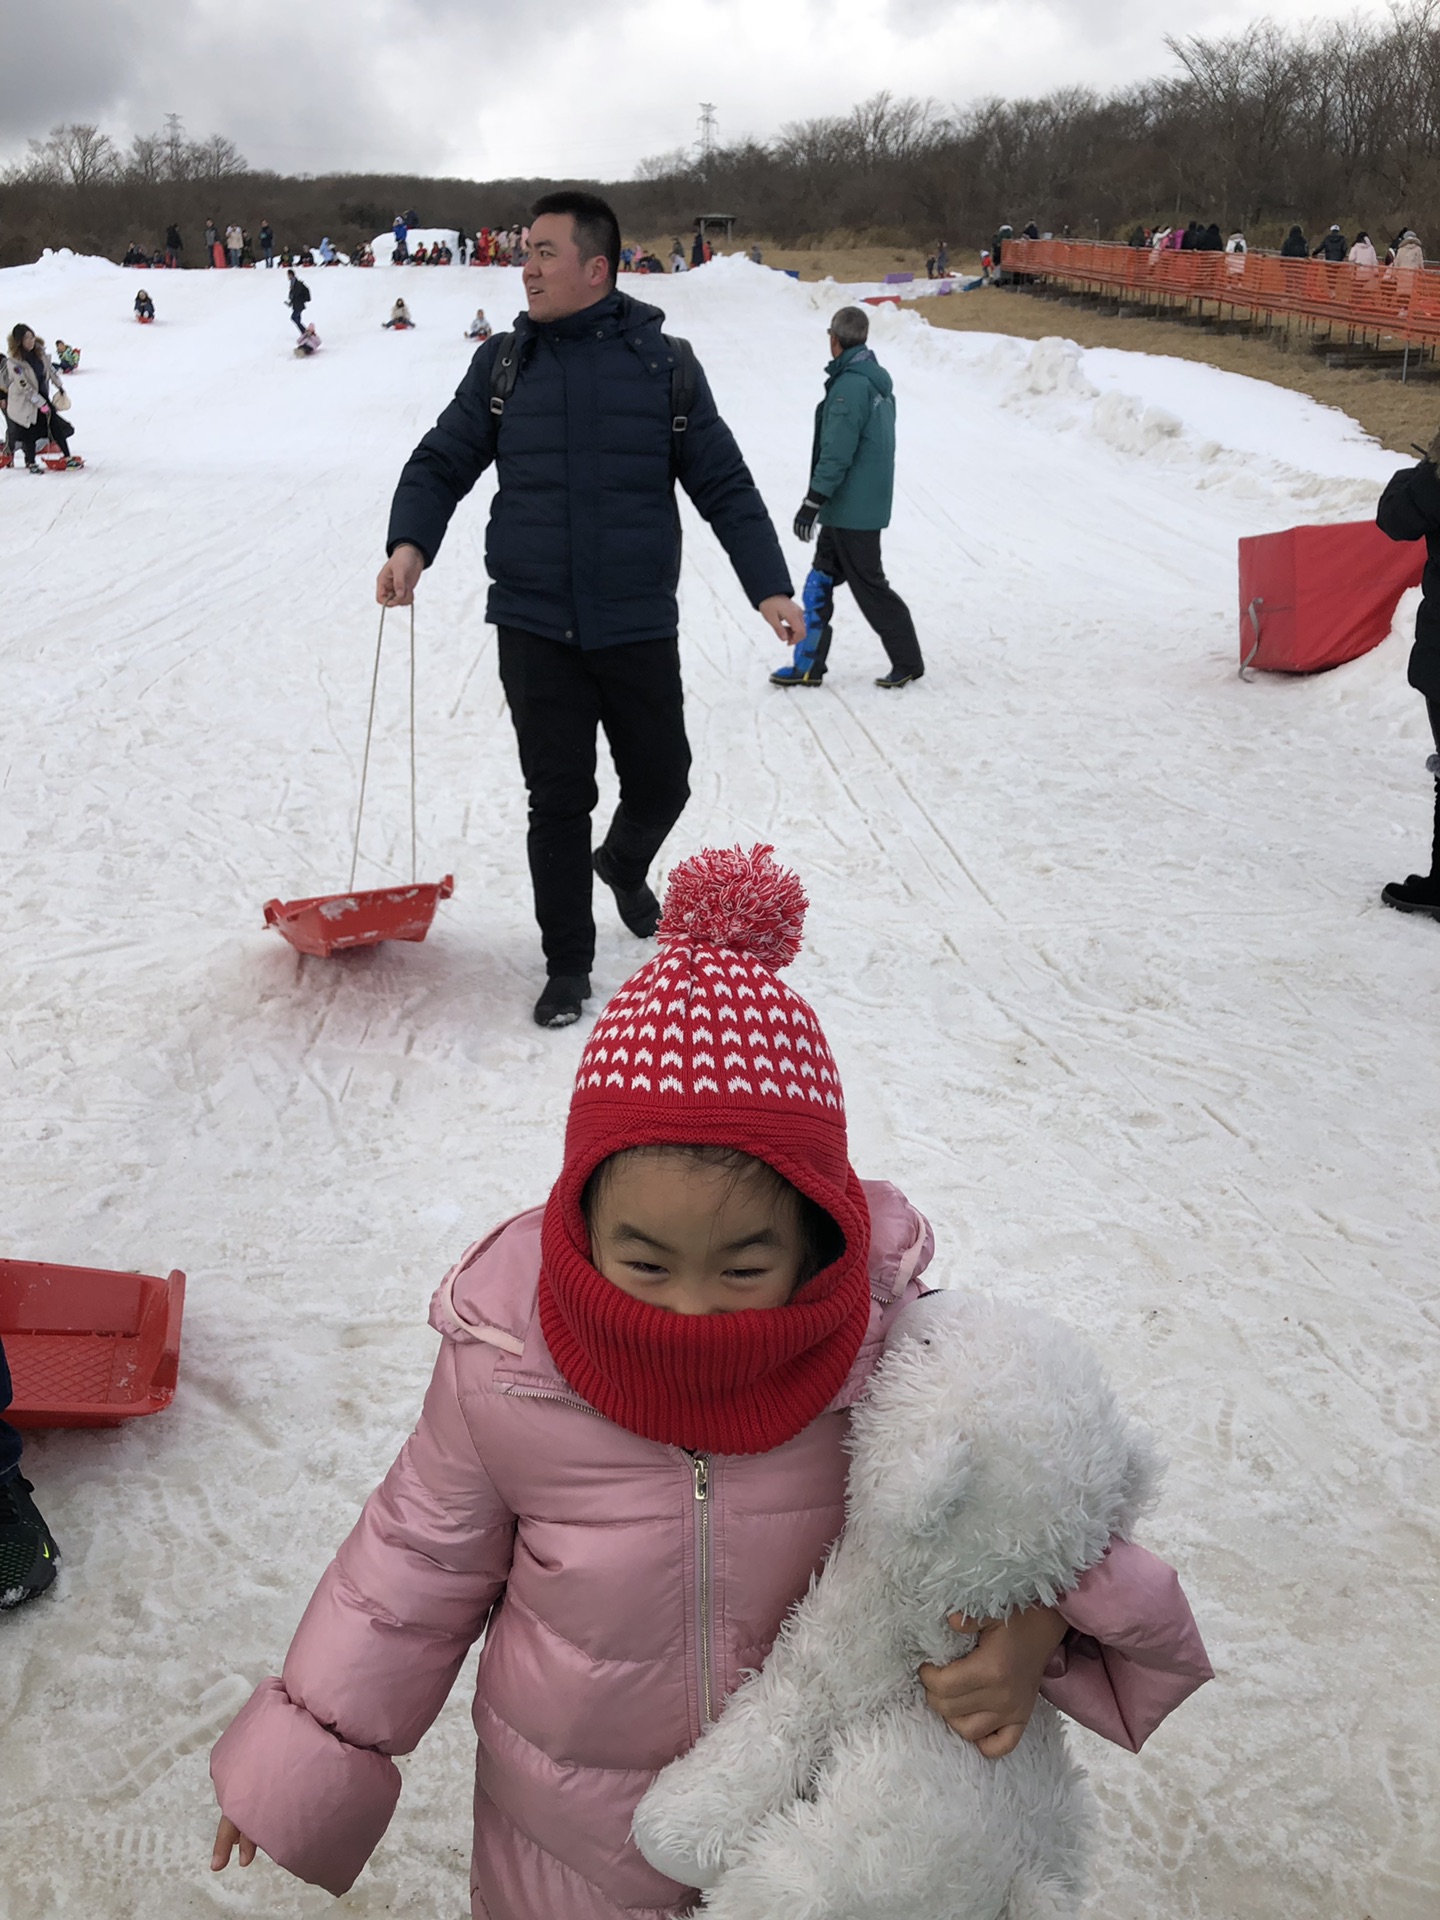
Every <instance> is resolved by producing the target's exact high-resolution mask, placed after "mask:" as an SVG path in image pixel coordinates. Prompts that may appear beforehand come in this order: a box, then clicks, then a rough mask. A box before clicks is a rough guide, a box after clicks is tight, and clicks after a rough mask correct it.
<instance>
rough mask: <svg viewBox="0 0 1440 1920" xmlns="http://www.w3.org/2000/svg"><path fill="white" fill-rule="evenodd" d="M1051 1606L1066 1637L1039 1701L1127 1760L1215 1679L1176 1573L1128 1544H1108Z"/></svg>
mask: <svg viewBox="0 0 1440 1920" xmlns="http://www.w3.org/2000/svg"><path fill="white" fill-rule="evenodd" d="M1056 1607H1057V1610H1058V1612H1059V1614H1060V1616H1061V1618H1062V1619H1063V1620H1064V1621H1065V1622H1066V1624H1067V1625H1068V1626H1069V1628H1070V1632H1069V1633H1068V1634H1067V1635H1066V1636H1065V1639H1064V1640H1063V1641H1062V1642H1061V1644H1060V1646H1059V1647H1057V1648H1056V1650H1055V1652H1054V1654H1053V1655H1052V1656H1051V1659H1050V1664H1049V1665H1048V1666H1047V1667H1046V1669H1045V1678H1044V1680H1043V1681H1042V1682H1041V1685H1040V1691H1041V1693H1042V1694H1044V1696H1045V1698H1046V1699H1047V1700H1049V1701H1050V1702H1052V1704H1053V1705H1055V1706H1057V1707H1059V1708H1060V1710H1061V1711H1062V1712H1063V1713H1068V1714H1069V1716H1070V1718H1071V1719H1072V1720H1078V1721H1079V1722H1080V1724H1081V1726H1082V1727H1089V1728H1090V1730H1091V1732H1092V1733H1099V1734H1103V1735H1104V1737H1105V1738H1106V1739H1107V1740H1113V1741H1114V1742H1115V1744H1116V1745H1117V1746H1120V1747H1128V1748H1129V1749H1130V1751H1131V1752H1132V1753H1138V1752H1139V1751H1140V1749H1141V1747H1143V1746H1144V1744H1145V1742H1146V1741H1147V1740H1148V1739H1149V1737H1150V1735H1151V1734H1152V1733H1153V1732H1154V1731H1155V1729H1156V1727H1158V1726H1159V1724H1160V1722H1161V1721H1162V1720H1163V1719H1164V1718H1165V1716H1166V1714H1168V1713H1172V1712H1173V1711H1174V1710H1175V1708H1176V1707H1178V1706H1179V1705H1180V1703H1181V1701H1182V1700H1188V1699H1189V1697H1190V1695H1191V1694H1192V1693H1194V1692H1195V1691H1196V1690H1197V1688H1199V1687H1203V1686H1204V1684H1205V1682H1206V1681H1207V1680H1211V1679H1213V1678H1214V1669H1213V1668H1212V1667H1211V1665H1210V1662H1209V1660H1208V1659H1207V1658H1206V1654H1205V1647H1204V1643H1203V1642H1202V1641H1201V1638H1200V1629H1199V1628H1198V1627H1197V1626H1196V1624H1195V1617H1194V1615H1193V1614H1192V1613H1191V1611H1190V1604H1189V1602H1188V1601H1187V1600H1186V1598H1185V1595H1184V1593H1183V1592H1182V1590H1181V1587H1180V1579H1179V1576H1178V1575H1177V1573H1176V1572H1175V1569H1174V1568H1173V1567H1168V1566H1166V1564H1165V1562H1164V1561H1163V1560H1157V1559H1156V1557H1155V1555H1154V1554H1153V1553H1147V1552H1146V1551H1145V1549H1144V1548H1143V1547H1137V1546H1134V1545H1133V1544H1132V1543H1131V1542H1130V1541H1128V1540H1121V1539H1119V1538H1116V1539H1114V1540H1112V1541H1111V1542H1110V1547H1109V1551H1108V1552H1107V1553H1106V1555H1105V1558H1104V1559H1103V1560H1102V1561H1101V1562H1100V1564H1099V1565H1098V1566H1095V1567H1091V1569H1090V1570H1089V1572H1088V1573H1085V1574H1082V1575H1081V1577H1080V1579H1079V1580H1078V1581H1077V1583H1076V1585H1075V1586H1074V1587H1073V1588H1072V1590H1071V1591H1070V1592H1069V1593H1067V1594H1064V1595H1063V1596H1062V1597H1061V1599H1060V1600H1059V1601H1057V1602H1056Z"/></svg>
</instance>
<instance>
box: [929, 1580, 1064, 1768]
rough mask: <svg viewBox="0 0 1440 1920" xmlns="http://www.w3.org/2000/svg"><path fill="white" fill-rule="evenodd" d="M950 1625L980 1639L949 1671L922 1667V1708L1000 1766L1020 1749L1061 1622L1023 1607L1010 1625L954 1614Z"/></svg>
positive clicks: (1046, 1611)
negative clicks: (1023, 1610) (932, 1712)
mask: <svg viewBox="0 0 1440 1920" xmlns="http://www.w3.org/2000/svg"><path fill="white" fill-rule="evenodd" d="M950 1625H951V1626H952V1627H953V1628H954V1630H955V1631H956V1633H978V1634H979V1636H980V1644H979V1645H978V1646H977V1647H975V1648H974V1650H973V1651H972V1652H970V1653H967V1654H966V1655H965V1657H964V1658H963V1659H961V1660H952V1661H951V1662H950V1664H949V1665H948V1666H945V1667H933V1666H931V1665H930V1664H929V1662H928V1661H927V1662H926V1664H925V1665H924V1666H922V1667H921V1669H920V1681H921V1684H922V1686H923V1687H924V1689H925V1698H926V1702H927V1704H928V1705H930V1706H932V1707H933V1708H934V1709H935V1711H936V1713H938V1714H939V1716H940V1718H941V1719H942V1720H943V1721H944V1722H945V1724H946V1725H947V1726H948V1727H951V1728H953V1730H954V1731H955V1732H956V1733H958V1734H959V1735H960V1737H961V1739H962V1740H968V1741H970V1742H971V1744H972V1745H974V1746H977V1747H978V1748H979V1749H980V1751H981V1753H983V1754H984V1755H985V1757H986V1759H987V1760H1002V1759H1004V1757H1005V1755H1006V1754H1007V1753H1013V1752H1014V1751H1015V1749H1016V1747H1018V1746H1019V1744H1020V1736H1021V1734H1022V1733H1024V1731H1025V1727H1026V1723H1027V1722H1028V1721H1029V1718H1030V1716H1031V1714H1032V1713H1033V1712H1034V1711H1035V1702H1036V1700H1037V1699H1038V1698H1039V1694H1040V1681H1041V1678H1042V1677H1043V1675H1044V1672H1045V1667H1046V1663H1047V1662H1048V1661H1049V1658H1050V1656H1051V1654H1052V1653H1053V1652H1054V1651H1055V1649H1056V1647H1058V1646H1059V1644H1060V1642H1061V1641H1062V1640H1063V1639H1064V1638H1065V1633H1066V1627H1065V1622H1064V1621H1063V1620H1062V1619H1061V1618H1060V1615H1059V1614H1058V1613H1057V1612H1056V1611H1055V1609H1054V1607H1027V1608H1026V1610H1025V1612H1024V1613H1015V1614H1012V1615H1011V1616H1010V1618H1009V1619H1008V1620H970V1619H967V1618H966V1616H965V1615H964V1614H963V1613H952V1614H951V1616H950Z"/></svg>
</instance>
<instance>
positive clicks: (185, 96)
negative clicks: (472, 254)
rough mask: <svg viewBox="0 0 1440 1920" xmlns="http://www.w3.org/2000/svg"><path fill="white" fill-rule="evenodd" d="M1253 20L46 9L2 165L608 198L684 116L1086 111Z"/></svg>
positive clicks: (750, 119) (969, 7)
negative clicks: (923, 100)
mask: <svg viewBox="0 0 1440 1920" xmlns="http://www.w3.org/2000/svg"><path fill="white" fill-rule="evenodd" d="M18 4H19V0H3V12H0V17H9V16H11V15H12V13H13V11H14V9H15V8H16V7H17V6H18ZM1354 10H1355V8H1354V5H1353V0H1276V4H1275V5H1273V6H1271V7H1269V8H1268V9H1266V11H1268V13H1269V14H1270V15H1271V17H1273V18H1276V19H1281V20H1296V21H1298V20H1303V19H1309V18H1313V17H1315V16H1317V15H1322V16H1323V15H1328V14H1337V15H1338V14H1348V13H1351V12H1353V11H1354ZM1361 10H1362V11H1365V12H1371V11H1375V12H1378V11H1379V8H1372V7H1363V8H1362V9H1361ZM1255 12H1256V10H1255V9H1247V8H1245V7H1243V6H1237V5H1235V4H1233V3H1232V4H1226V0H1197V4H1196V7H1195V10H1194V11H1192V12H1188V13H1186V14H1184V15H1182V16H1180V18H1181V19H1182V20H1183V25H1179V23H1178V22H1177V10H1176V9H1175V8H1174V7H1173V6H1171V5H1168V4H1166V0H1008V4H1006V3H1002V0H602V3H601V4H597V3H596V0H65V3H64V5H63V6H62V7H59V8H58V9H57V8H49V9H47V8H42V9H41V10H40V13H39V14H38V15H37V16H36V22H37V30H38V34H39V37H38V38H37V39H35V40H33V41H32V42H29V43H28V44H30V46H31V54H32V57H29V58H26V59H25V60H23V61H21V60H18V59H11V60H7V61H6V62H5V63H4V72H3V75H0V160H7V159H13V158H14V157H15V156H16V155H17V154H20V153H23V152H24V149H25V142H26V139H27V137H29V136H31V135H43V134H44V132H45V131H46V130H47V129H48V128H49V127H50V126H51V125H53V124H54V123H55V122H56V121H58V120H92V121H96V122H98V123H99V124H100V125H102V126H104V127H106V128H107V129H109V130H110V131H112V132H114V133H116V134H117V135H119V136H122V137H128V135H130V134H131V133H135V132H141V131H148V130H151V129H154V128H157V127H159V125H160V124H161V122H162V120H163V118H164V116H165V114H166V113H169V112H176V113H179V114H180V115H181V116H182V118H183V120H184V122H185V126H186V130H187V131H188V132H189V133H190V134H191V135H192V136H203V135H205V134H208V133H217V132H218V133H224V134H227V135H229V137H230V138H231V139H233V140H235V141H236V142H237V144H238V145H239V146H240V148H241V151H242V152H243V153H244V154H245V155H246V157H247V158H248V159H249V161H250V162H251V164H252V165H254V166H258V167H272V168H274V169H276V170H277V171H279V172H283V173H328V172H331V171H333V170H341V169H344V170H357V171H358V170H362V169H371V168H374V169H377V170H385V171H390V170H396V171H399V170H404V171H407V172H415V173H420V174H444V173H457V174H462V175H469V176H472V177H477V178H487V177H488V178H496V177H503V176H505V175H537V174H549V175H564V174H579V175H585V176H591V177H596V178H601V179H624V178H628V177H629V176H630V175H631V174H632V173H633V171H634V168H635V166H636V163H637V162H638V161H639V160H640V159H641V158H643V157H644V156H645V155H648V154H654V153H662V152H666V151H668V150H670V149H672V148H675V147H678V146H682V145H685V144H687V143H689V142H691V141H693V140H694V138H695V136H696V122H697V119H698V115H699V102H700V101H701V100H709V101H713V102H714V103H715V107H716V116H717V120H718V124H719V131H720V135H721V138H722V139H733V138H736V137H738V136H739V135H741V134H743V133H758V134H768V133H771V132H773V131H775V130H776V129H777V128H778V127H779V126H780V125H782V124H783V123H784V122H785V121H787V120H795V119H805V118H808V117H810V116H811V115H814V114H821V113H832V112H839V111H843V110H844V109H845V108H846V107H848V106H850V105H851V104H853V103H854V102H855V101H856V100H859V99H863V98H864V97H865V96H866V95H868V94H870V93H873V92H875V91H876V90H877V89H879V88H880V87H889V88H890V89H891V90H892V91H893V92H895V93H899V94H918V95H921V96H927V95H928V96H933V97H935V98H936V99H938V100H939V101H941V102H942V103H944V104H947V105H948V104H952V103H955V102H964V101H968V100H973V99H975V98H977V97H978V96H981V95H984V94H988V93H998V94H1007V95H1017V94H1027V93H1029V94H1033V93H1040V92H1045V91H1047V90H1049V89H1050V88H1053V87H1057V86H1063V85H1075V84H1082V85H1089V86H1094V87H1097V88H1100V89H1102V90H1103V89H1106V88H1108V87H1111V86H1114V85H1118V84H1121V83H1123V82H1125V81H1129V80H1135V79H1140V78H1142V77H1145V76H1147V75H1150V74H1155V73H1159V72H1162V71H1166V70H1168V68H1169V65H1170V61H1169V56H1168V55H1167V53H1166V51H1165V47H1164V35H1165V33H1166V32H1167V31H1175V30H1179V31H1183V32H1185V33H1224V32H1230V31H1234V30H1236V29H1238V28H1241V27H1243V26H1244V25H1246V24H1247V23H1248V21H1249V20H1251V19H1252V18H1254V17H1255ZM62 23H63V32H58V31H57V30H58V29H59V28H60V26H61V24H62ZM14 30H15V29H13V28H12V31H14ZM52 51H53V52H54V55H55V57H53V58H52V57H50V56H51V52H52Z"/></svg>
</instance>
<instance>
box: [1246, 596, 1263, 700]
mask: <svg viewBox="0 0 1440 1920" xmlns="http://www.w3.org/2000/svg"><path fill="white" fill-rule="evenodd" d="M1264 604H1265V602H1264V600H1263V599H1262V597H1261V596H1260V595H1259V594H1258V593H1257V594H1256V596H1255V598H1254V599H1253V600H1252V601H1251V602H1250V604H1249V606H1248V607H1247V608H1246V609H1245V617H1246V618H1247V619H1248V620H1249V622H1250V627H1251V631H1252V632H1253V633H1254V635H1255V644H1254V645H1253V646H1252V647H1251V649H1250V651H1249V652H1248V653H1247V654H1246V656H1245V658H1244V659H1243V660H1242V661H1241V662H1240V678H1241V679H1242V680H1253V679H1254V678H1255V675H1254V673H1253V671H1252V670H1251V667H1250V662H1251V661H1252V660H1253V659H1254V658H1255V656H1256V654H1257V653H1258V652H1259V651H1260V609H1261V607H1263V606H1264Z"/></svg>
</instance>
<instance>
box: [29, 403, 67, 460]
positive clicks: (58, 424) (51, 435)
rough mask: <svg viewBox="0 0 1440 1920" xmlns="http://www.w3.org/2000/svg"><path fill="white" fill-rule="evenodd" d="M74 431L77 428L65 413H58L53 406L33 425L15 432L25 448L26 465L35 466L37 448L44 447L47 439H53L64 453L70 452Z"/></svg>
mask: <svg viewBox="0 0 1440 1920" xmlns="http://www.w3.org/2000/svg"><path fill="white" fill-rule="evenodd" d="M74 431H75V429H74V428H73V427H72V426H71V425H70V424H69V422H68V421H67V420H66V419H65V417H64V416H63V414H58V413H56V411H55V409H54V408H53V407H52V408H51V409H50V411H49V413H42V414H41V415H40V416H39V417H38V418H37V419H36V421H35V424H34V425H33V426H30V427H17V428H16V429H15V433H16V437H17V439H18V440H19V442H20V445H21V447H22V448H23V449H24V453H25V464H26V466H27V467H33V466H34V464H35V450H36V448H37V447H43V446H44V444H45V442H46V441H47V440H53V441H54V442H55V444H56V446H57V447H59V449H60V451H61V452H62V453H68V452H69V451H70V436H71V434H72V433H74Z"/></svg>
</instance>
